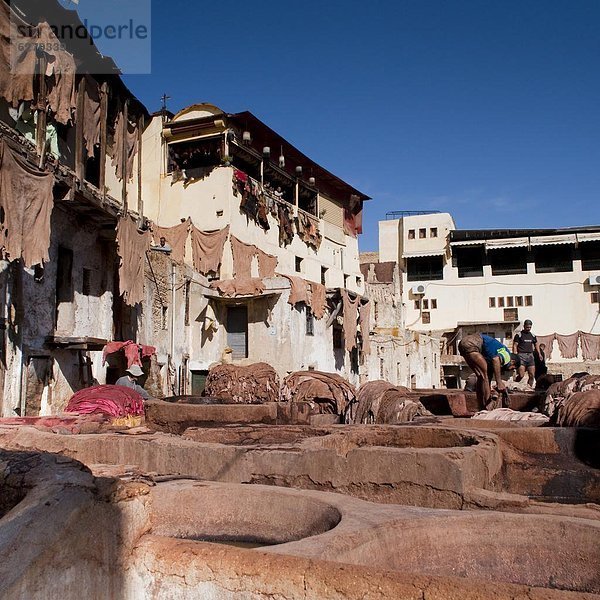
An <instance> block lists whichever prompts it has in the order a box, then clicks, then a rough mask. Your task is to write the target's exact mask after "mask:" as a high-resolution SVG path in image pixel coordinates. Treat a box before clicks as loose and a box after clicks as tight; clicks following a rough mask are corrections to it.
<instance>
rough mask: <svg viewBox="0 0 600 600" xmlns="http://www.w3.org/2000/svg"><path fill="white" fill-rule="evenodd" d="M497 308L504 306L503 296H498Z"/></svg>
mask: <svg viewBox="0 0 600 600" xmlns="http://www.w3.org/2000/svg"><path fill="white" fill-rule="evenodd" d="M498 308H504V298H498Z"/></svg>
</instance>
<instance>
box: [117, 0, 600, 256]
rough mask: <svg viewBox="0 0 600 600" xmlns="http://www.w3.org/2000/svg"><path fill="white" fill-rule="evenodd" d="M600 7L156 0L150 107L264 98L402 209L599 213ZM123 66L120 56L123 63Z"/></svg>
mask: <svg viewBox="0 0 600 600" xmlns="http://www.w3.org/2000/svg"><path fill="white" fill-rule="evenodd" d="M599 26H600V1H599V0H563V1H555V0H520V1H514V0H507V1H500V0H494V1H489V0H456V1H447V0H446V1H442V0H429V1H428V0H396V1H393V2H392V1H387V0H385V1H377V0H374V1H371V2H369V3H367V2H355V1H354V0H346V1H340V0H334V1H329V2H316V1H314V0H305V1H304V2H294V3H292V2H285V1H281V0H280V1H278V2H273V1H271V0H261V1H260V2H247V1H244V2H242V1H238V0H233V1H230V2H224V3H221V4H213V3H204V2H197V3H190V2H183V1H181V0H170V1H169V2H158V1H154V2H152V74H151V75H147V76H144V75H133V76H126V77H125V81H126V83H127V84H128V85H129V86H130V88H131V89H132V91H133V92H134V93H135V94H136V95H138V97H139V98H140V99H141V100H142V101H143V102H144V103H145V104H146V105H147V106H148V108H149V109H150V110H157V109H158V108H159V107H160V96H161V95H162V94H163V93H164V92H166V93H167V94H168V95H170V96H171V100H170V101H169V108H170V109H171V110H174V111H176V110H178V109H179V108H181V107H183V106H186V105H188V104H191V103H193V102H212V103H214V104H217V105H218V106H220V107H221V108H223V109H224V110H226V111H228V112H237V111H241V110H250V111H251V112H253V113H254V114H256V115H257V116H258V117H259V118H260V119H262V120H263V121H265V122H266V123H267V124H268V125H270V126H271V127H272V128H273V129H275V130H277V131H278V132H279V133H281V134H282V135H283V136H284V137H286V138H287V139H288V140H289V141H290V142H292V143H293V144H295V145H296V146H297V147H299V148H300V149H301V150H302V151H303V152H305V153H306V154H307V155H309V156H310V157H311V158H313V159H314V160H315V161H317V162H318V163H320V164H322V165H323V166H325V167H326V168H328V169H329V170H331V171H333V172H334V173H335V174H336V175H338V176H340V177H341V178H342V179H345V180H346V181H348V182H349V183H351V184H352V185H354V186H356V187H357V188H358V189H360V190H361V191H363V192H365V193H366V194H368V195H370V196H372V197H373V200H372V201H370V202H368V203H367V205H366V210H365V233H364V234H363V236H362V237H361V250H363V251H366V250H376V249H377V222H378V221H379V220H381V219H384V218H385V213H386V212H387V211H391V210H429V209H435V210H442V211H448V212H451V213H452V214H453V216H454V218H455V220H456V223H457V226H458V227H460V228H495V227H501V228H504V227H566V226H574V225H590V224H600V27H599ZM117 60H118V57H117Z"/></svg>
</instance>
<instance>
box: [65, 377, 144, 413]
mask: <svg viewBox="0 0 600 600" xmlns="http://www.w3.org/2000/svg"><path fill="white" fill-rule="evenodd" d="M66 412H68V413H78V414H81V415H89V414H94V413H100V414H104V415H108V416H110V417H129V416H137V415H143V414H144V400H143V398H142V397H141V396H140V395H139V394H138V393H137V392H136V391H135V390H132V389H130V388H127V387H125V386H122V385H95V386H94V387H91V388H85V389H83V390H79V391H78V392H77V393H76V394H74V395H73V397H72V398H71V400H69V404H68V405H67V409H66Z"/></svg>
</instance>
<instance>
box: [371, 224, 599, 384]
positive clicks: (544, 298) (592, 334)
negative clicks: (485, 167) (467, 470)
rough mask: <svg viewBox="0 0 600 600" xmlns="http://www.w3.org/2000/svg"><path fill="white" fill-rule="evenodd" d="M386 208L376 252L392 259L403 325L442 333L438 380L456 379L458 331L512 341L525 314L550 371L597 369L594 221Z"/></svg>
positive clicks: (596, 239)
mask: <svg viewBox="0 0 600 600" xmlns="http://www.w3.org/2000/svg"><path fill="white" fill-rule="evenodd" d="M389 216H390V217H392V218H390V219H388V220H386V221H382V222H380V223H379V245H380V260H382V261H389V260H397V261H399V263H400V265H401V267H402V285H403V292H402V303H403V306H404V308H405V320H406V327H407V328H409V329H414V330H416V331H421V332H424V333H431V332H437V333H438V334H439V335H442V336H443V337H444V338H445V344H444V348H443V356H442V364H443V367H444V373H445V376H446V383H447V384H448V385H450V386H454V385H457V384H459V383H460V380H461V379H462V370H461V367H460V365H461V363H462V361H461V359H460V357H458V356H457V344H458V341H459V340H460V339H461V338H462V336H463V335H466V334H468V333H472V332H485V333H488V334H490V335H493V336H494V337H496V338H497V339H499V340H501V341H502V342H503V343H505V344H507V345H508V346H509V347H511V349H512V339H513V337H514V334H515V332H517V331H519V330H520V328H521V326H522V323H523V321H524V320H525V319H531V320H532V321H533V332H534V333H535V334H536V335H537V336H538V338H540V341H544V343H545V344H546V346H547V350H546V354H547V355H548V354H549V350H550V353H551V354H550V357H549V358H548V360H547V362H548V366H549V368H550V371H551V372H559V373H563V374H564V375H568V374H570V373H572V372H575V371H581V370H587V371H591V372H600V361H599V360H598V359H599V358H600V356H598V355H597V352H598V342H599V340H600V337H598V336H600V315H599V306H600V305H599V303H598V294H599V291H600V226H597V227H580V228H567V229H552V230H547V229H522V230H459V229H456V226H455V224H454V220H453V219H452V217H451V215H449V214H447V213H425V214H414V213H413V214H411V213H406V214H405V213H399V214H390V215H389ZM393 217H397V218H393ZM573 352H575V354H573Z"/></svg>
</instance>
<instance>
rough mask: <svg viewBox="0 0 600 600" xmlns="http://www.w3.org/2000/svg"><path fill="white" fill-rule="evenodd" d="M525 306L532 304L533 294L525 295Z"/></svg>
mask: <svg viewBox="0 0 600 600" xmlns="http://www.w3.org/2000/svg"><path fill="white" fill-rule="evenodd" d="M525 306H533V296H525Z"/></svg>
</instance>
